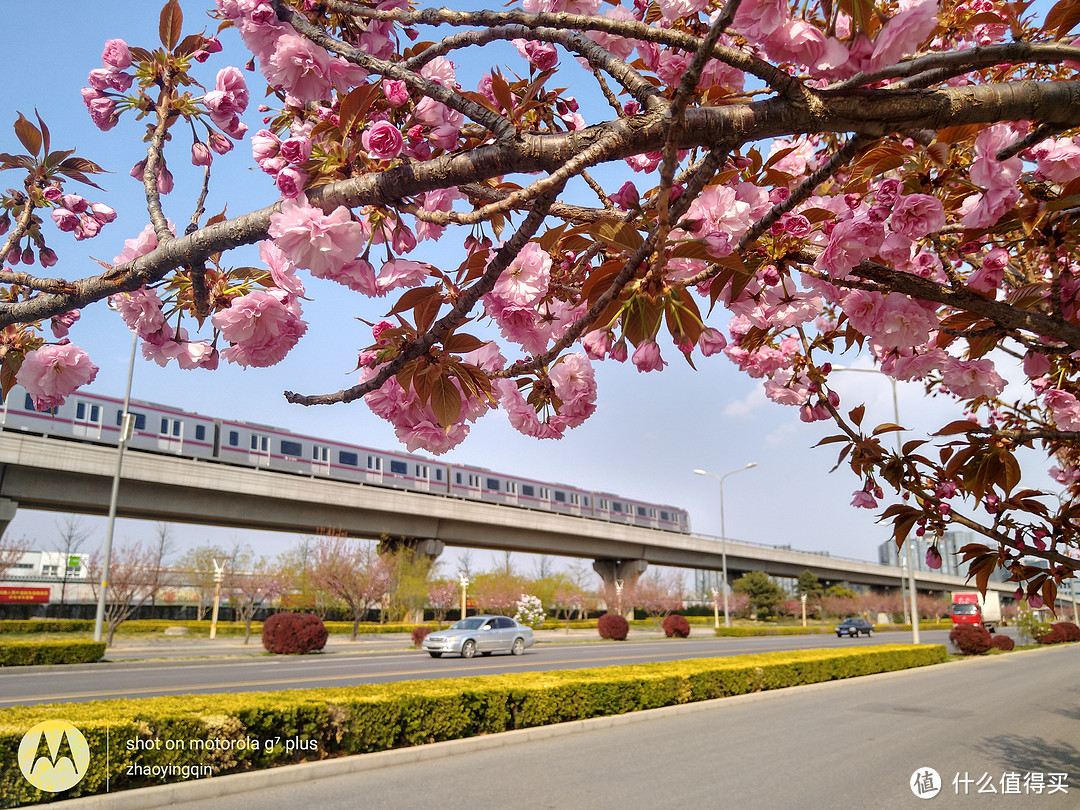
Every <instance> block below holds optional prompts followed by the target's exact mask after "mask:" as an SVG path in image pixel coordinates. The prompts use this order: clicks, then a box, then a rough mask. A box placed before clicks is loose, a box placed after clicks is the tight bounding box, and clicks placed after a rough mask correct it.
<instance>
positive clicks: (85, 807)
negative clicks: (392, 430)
mask: <svg viewBox="0 0 1080 810" xmlns="http://www.w3.org/2000/svg"><path fill="white" fill-rule="evenodd" d="M1030 652H1044V651H1043V650H1031V651H1030ZM996 657H997V656H994V658H996ZM972 660H973V659H965V660H963V661H956V662H946V663H945V664H944V665H940V664H939V665H929V666H926V667H913V668H911V669H904V670H897V671H894V672H881V673H877V674H875V675H864V676H861V677H858V678H844V679H842V680H835V681H824V682H822V683H812V684H804V685H801V686H790V687H786V688H783V689H772V690H769V691H765V692H754V693H752V694H748V695H735V696H733V697H726V698H716V699H714V700H705V701H699V702H696V703H683V704H680V705H678V706H665V707H662V708H659V709H643V710H642V711H638V712H630V713H628V714H617V715H610V716H606V717H593V718H589V719H587V720H573V721H570V722H566V723H557V724H555V725H550V726H537V727H536V728H525V729H516V730H514V731H505V732H502V733H499V734H488V735H482V736H479V737H466V738H464V739H461V740H447V741H445V742H437V743H430V744H428V745H419V746H413V747H410V748H396V749H393V750H390V751H378V752H375V753H371V754H355V755H352V756H345V757H337V758H334V759H326V760H321V761H319V762H302V763H298V764H296V765H284V766H281V767H278V768H268V769H266V770H260V771H250V772H248V773H240V774H227V775H224V776H215V777H210V778H208V779H202V780H198V781H193V782H178V783H174V784H169V785H158V786H154V787H146V788H136V789H133V790H125V791H121V792H119V793H107V794H99V795H96V796H86V797H83V798H78V799H67V800H64V801H59V802H52V803H50V804H49V807H50V808H53V807H55V808H61V809H62V808H73V809H75V810H146V808H154V807H166V806H169V805H173V804H180V803H182V802H193V801H200V800H204V799H213V798H215V797H219V796H232V795H237V794H241V793H246V792H248V791H252V790H258V789H259V788H264V787H277V786H280V785H291V784H301V783H303V782H308V781H312V780H315V779H325V778H329V777H333V776H343V775H346V774H353V773H362V772H364V771H369V770H374V769H376V768H383V767H388V766H391V765H404V764H408V763H413V762H426V761H428V760H437V759H444V758H446V757H451V756H455V755H457V754H463V753H468V752H470V751H483V750H489V749H492V748H502V747H504V746H509V745H517V744H519V743H525V742H530V741H533V740H544V739H551V738H554V737H562V736H565V735H567V734H577V733H579V732H582V731H590V730H596V729H605V728H613V727H616V726H623V725H629V724H631V723H644V722H648V721H649V720H652V719H656V718H660V717H677V716H680V715H686V714H692V713H696V712H702V711H712V710H721V709H724V708H726V707H734V706H741V705H743V704H746V703H757V702H761V701H766V700H776V699H779V698H782V697H784V696H785V695H790V694H792V692H794V691H796V690H800V691H803V692H806V691H820V690H827V689H839V688H841V687H844V686H846V685H849V684H851V683H852V682H853V681H856V680H859V681H862V680H866V679H870V678H874V679H891V678H902V677H906V676H910V675H911V674H913V673H917V672H920V671H924V670H926V669H928V668H930V667H933V666H949V665H951V664H954V663H964V664H966V663H970V662H972ZM976 660H983V661H986V660H992V659H991V658H982V657H979V659H976Z"/></svg>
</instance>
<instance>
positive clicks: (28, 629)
mask: <svg viewBox="0 0 1080 810" xmlns="http://www.w3.org/2000/svg"><path fill="white" fill-rule="evenodd" d="M93 629H94V623H93V622H92V621H90V620H89V619H0V635H2V634H4V633H87V632H90V631H92V630H93Z"/></svg>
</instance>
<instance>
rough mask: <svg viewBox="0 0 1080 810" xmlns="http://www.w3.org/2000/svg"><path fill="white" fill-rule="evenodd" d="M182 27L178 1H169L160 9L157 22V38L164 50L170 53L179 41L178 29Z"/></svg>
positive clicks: (181, 14)
mask: <svg viewBox="0 0 1080 810" xmlns="http://www.w3.org/2000/svg"><path fill="white" fill-rule="evenodd" d="M183 26H184V12H183V11H181V10H180V3H179V0H169V2H168V3H166V4H165V6H164V8H162V9H161V19H160V20H159V22H158V37H159V38H160V39H161V44H162V45H164V46H165V49H166V50H169V51H171V50H172V49H173V48H175V47H176V43H177V42H179V41H180V29H181V28H183Z"/></svg>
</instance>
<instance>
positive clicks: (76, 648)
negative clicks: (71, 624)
mask: <svg viewBox="0 0 1080 810" xmlns="http://www.w3.org/2000/svg"><path fill="white" fill-rule="evenodd" d="M103 655H105V642H104V641H79V640H76V639H72V640H71V641H67V640H63V639H61V640H59V641H52V640H50V641H0V667H25V666H31V665H34V664H90V663H93V662H94V661H99V660H100V659H101V657H102V656H103Z"/></svg>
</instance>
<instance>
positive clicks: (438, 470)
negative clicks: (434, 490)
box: [435, 467, 442, 481]
mask: <svg viewBox="0 0 1080 810" xmlns="http://www.w3.org/2000/svg"><path fill="white" fill-rule="evenodd" d="M435 480H436V481H442V467H436V468H435Z"/></svg>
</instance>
